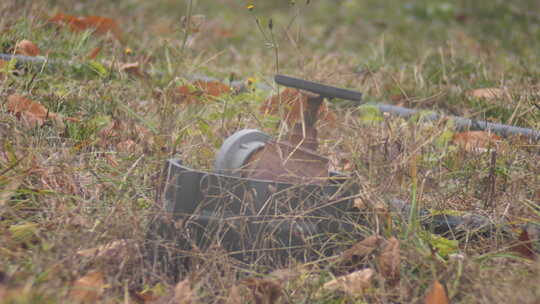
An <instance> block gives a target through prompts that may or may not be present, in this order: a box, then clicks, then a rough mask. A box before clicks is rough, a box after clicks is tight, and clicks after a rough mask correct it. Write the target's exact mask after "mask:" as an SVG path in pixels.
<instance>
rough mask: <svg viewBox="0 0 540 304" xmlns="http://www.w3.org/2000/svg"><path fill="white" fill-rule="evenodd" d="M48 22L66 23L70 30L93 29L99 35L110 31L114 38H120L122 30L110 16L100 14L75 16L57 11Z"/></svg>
mask: <svg viewBox="0 0 540 304" xmlns="http://www.w3.org/2000/svg"><path fill="white" fill-rule="evenodd" d="M49 22H51V23H56V24H59V25H68V26H69V28H70V30H72V31H74V32H80V31H84V30H88V29H93V30H94V33H96V34H100V35H104V34H107V33H111V34H112V35H113V36H114V37H115V38H116V39H118V40H122V31H121V30H120V27H119V26H118V24H117V23H116V21H115V20H113V19H111V18H105V17H100V16H87V17H76V16H71V15H65V14H62V13H58V14H56V15H55V16H54V17H52V18H51V19H49Z"/></svg>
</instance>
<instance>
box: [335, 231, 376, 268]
mask: <svg viewBox="0 0 540 304" xmlns="http://www.w3.org/2000/svg"><path fill="white" fill-rule="evenodd" d="M382 241H383V238H382V237H380V236H378V235H372V236H369V237H367V238H365V239H363V240H362V241H360V242H358V243H356V244H354V246H352V247H351V248H349V249H347V250H345V251H344V252H343V253H342V254H341V255H340V256H339V257H338V258H337V264H338V266H341V267H348V268H349V267H355V266H356V265H357V264H359V263H360V262H361V260H362V259H363V258H364V257H367V256H368V255H370V254H371V253H373V251H375V249H377V248H378V247H379V245H380V244H381V243H382Z"/></svg>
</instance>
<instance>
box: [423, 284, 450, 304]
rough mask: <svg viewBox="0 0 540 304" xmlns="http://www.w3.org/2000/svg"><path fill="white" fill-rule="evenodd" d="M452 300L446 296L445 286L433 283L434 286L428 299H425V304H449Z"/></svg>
mask: <svg viewBox="0 0 540 304" xmlns="http://www.w3.org/2000/svg"><path fill="white" fill-rule="evenodd" d="M448 303H450V300H449V299H448V296H447V295H446V290H445V289H444V286H443V285H442V284H441V283H439V281H435V282H433V285H432V286H431V288H430V289H429V291H428V293H427V294H426V297H425V298H424V304H448Z"/></svg>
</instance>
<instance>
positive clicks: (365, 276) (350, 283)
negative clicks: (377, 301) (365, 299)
mask: <svg viewBox="0 0 540 304" xmlns="http://www.w3.org/2000/svg"><path fill="white" fill-rule="evenodd" d="M374 274H375V271H373V269H371V268H366V269H362V270H358V271H355V272H352V273H349V274H347V275H344V276H341V277H337V278H335V279H334V280H332V281H330V282H326V283H325V284H324V285H323V289H324V290H327V291H333V290H342V291H344V292H346V293H348V294H349V295H351V296H359V295H362V294H363V293H364V291H365V290H366V289H368V288H370V287H371V278H372V277H373V275H374Z"/></svg>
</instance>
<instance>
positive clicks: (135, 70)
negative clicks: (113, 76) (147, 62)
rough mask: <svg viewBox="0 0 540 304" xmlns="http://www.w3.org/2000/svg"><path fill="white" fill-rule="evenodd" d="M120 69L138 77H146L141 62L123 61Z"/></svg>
mask: <svg viewBox="0 0 540 304" xmlns="http://www.w3.org/2000/svg"><path fill="white" fill-rule="evenodd" d="M119 70H120V71H121V72H125V73H128V74H131V75H134V76H137V77H144V73H143V72H142V71H141V70H140V65H139V62H129V63H122V64H121V65H120V67H119Z"/></svg>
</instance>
